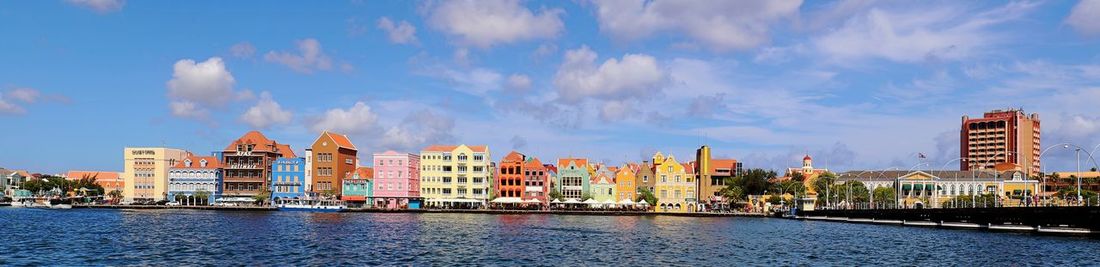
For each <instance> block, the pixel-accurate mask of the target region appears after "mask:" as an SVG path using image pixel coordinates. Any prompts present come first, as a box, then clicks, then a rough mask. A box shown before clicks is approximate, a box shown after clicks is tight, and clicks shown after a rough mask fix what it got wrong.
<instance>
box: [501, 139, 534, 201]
mask: <svg viewBox="0 0 1100 267" xmlns="http://www.w3.org/2000/svg"><path fill="white" fill-rule="evenodd" d="M526 161H527V156H526V155H523V154H520V153H519V152H516V151H512V152H511V153H508V155H505V156H504V158H501V159H500V164H498V165H497V167H498V169H497V174H496V177H495V180H496V181H494V184H493V185H494V187H493V190H494V191H495V194H496V197H498V198H508V199H511V198H515V199H516V200H519V199H520V197H522V196H523V192H524V190H525V189H526V187H525V186H524V184H523V183H524V180H526V178H527V177H526V175H525V174H524V170H523V167H524V164H523V163H524V162H526Z"/></svg>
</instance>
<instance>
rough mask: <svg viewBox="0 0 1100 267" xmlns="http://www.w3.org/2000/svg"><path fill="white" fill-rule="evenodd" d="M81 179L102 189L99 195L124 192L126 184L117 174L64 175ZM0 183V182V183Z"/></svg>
mask: <svg viewBox="0 0 1100 267" xmlns="http://www.w3.org/2000/svg"><path fill="white" fill-rule="evenodd" d="M0 173H3V171H2V170H0ZM83 178H91V179H92V180H94V181H95V184H97V185H99V186H102V187H103V192H99V193H98V194H99V195H107V194H108V193H111V191H115V190H118V191H119V192H122V191H123V190H126V186H125V185H126V183H125V181H123V180H122V173H119V172H104V171H69V172H68V173H66V174H65V179H66V180H80V179H83ZM0 180H2V179H0ZM2 182H3V181H0V183H2Z"/></svg>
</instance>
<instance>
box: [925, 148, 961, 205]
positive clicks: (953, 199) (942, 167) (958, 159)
mask: <svg viewBox="0 0 1100 267" xmlns="http://www.w3.org/2000/svg"><path fill="white" fill-rule="evenodd" d="M969 160H970V159H967V158H963V157H959V158H957V159H953V160H950V161H947V162H946V163H944V164H943V166H941V167H940V170H941V171H940V173H941V174H942V173H943V171H942V170H943V169H945V168H947V165H950V164H951V163H954V162H963V161H969ZM935 171H936V170H932V172H933V173H935ZM932 176H936V175H935V174H933V175H932ZM958 183H959V172H955V184H954V185H958ZM952 193H954V192H952ZM956 200H958V197H952V198H951V204H952V205H956V206H957V205H958V204H957V203H956Z"/></svg>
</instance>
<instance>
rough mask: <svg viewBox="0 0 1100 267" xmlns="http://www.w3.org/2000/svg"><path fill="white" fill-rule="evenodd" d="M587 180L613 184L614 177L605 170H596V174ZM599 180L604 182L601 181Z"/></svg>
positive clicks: (594, 182)
mask: <svg viewBox="0 0 1100 267" xmlns="http://www.w3.org/2000/svg"><path fill="white" fill-rule="evenodd" d="M589 181H590V182H592V184H614V183H615V178H614V176H613V175H608V173H607V172H596V175H593V176H592V178H590V179H589ZM600 181H606V182H602V183H601V182H600Z"/></svg>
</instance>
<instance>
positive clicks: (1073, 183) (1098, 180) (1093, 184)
mask: <svg viewBox="0 0 1100 267" xmlns="http://www.w3.org/2000/svg"><path fill="white" fill-rule="evenodd" d="M1082 156H1084V155H1082ZM1077 177H1081V179H1080V181H1081V190H1087V191H1092V192H1100V172H1095V171H1087V172H1080V173H1078V172H1075V171H1070V172H1054V173H1051V175H1050V177H1044V179H1043V181H1042V184H1043V193H1044V194H1045V195H1044V196H1052V195H1054V194H1055V193H1057V192H1058V190H1061V189H1064V188H1069V189H1072V190H1073V191H1074V194H1076V190H1077V181H1078V179H1077Z"/></svg>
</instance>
